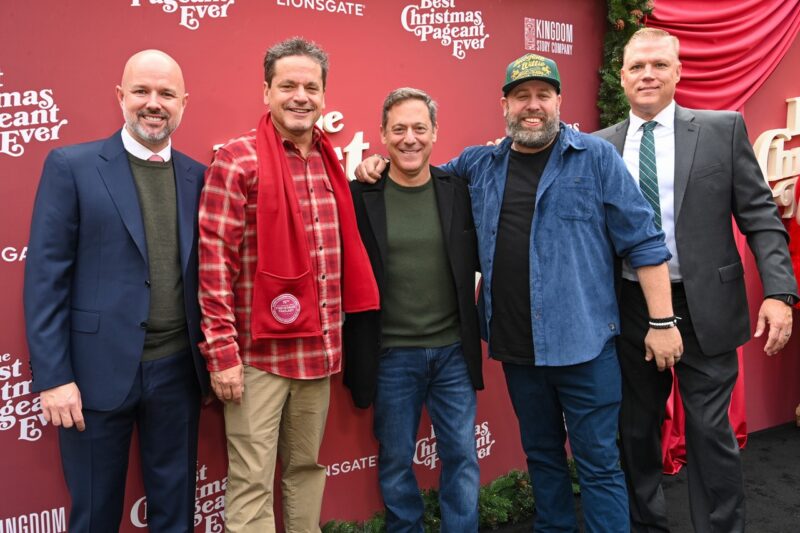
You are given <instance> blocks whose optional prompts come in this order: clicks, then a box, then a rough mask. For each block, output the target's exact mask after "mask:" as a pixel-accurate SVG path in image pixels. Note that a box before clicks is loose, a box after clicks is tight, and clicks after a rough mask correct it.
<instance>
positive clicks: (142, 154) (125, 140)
mask: <svg viewBox="0 0 800 533" xmlns="http://www.w3.org/2000/svg"><path fill="white" fill-rule="evenodd" d="M122 146H124V147H125V151H126V152H128V153H129V154H131V155H132V156H133V157H138V158H139V159H144V160H145V161H147V160H148V159H150V156H151V155H159V156H161V158H162V159H163V160H164V161H165V162H166V161H169V160H170V158H171V157H172V140H171V139H169V140H167V146H166V148H164V149H163V150H161V151H159V152H154V151H152V150H151V149H150V148H148V147H146V146H144V145H143V144H142V143H140V142H139V141H137V140H136V139H134V138H133V135H131V134H130V132H129V131H128V128H127V126H123V127H122Z"/></svg>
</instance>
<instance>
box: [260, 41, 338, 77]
mask: <svg viewBox="0 0 800 533" xmlns="http://www.w3.org/2000/svg"><path fill="white" fill-rule="evenodd" d="M289 56H307V57H310V58H311V59H313V60H314V61H315V62H317V63H318V64H319V66H320V68H322V88H323V89H324V88H325V82H326V81H327V80H328V54H326V53H325V51H324V50H323V49H322V48H320V47H319V46H318V45H317V43H315V42H313V41H307V40H305V39H303V38H302V37H292V38H290V39H286V40H285V41H281V42H279V43H277V44H274V45H272V47H270V49H269V50H267V53H266V55H265V56H264V81H266V82H267V85H272V78H274V77H275V63H277V62H278V60H279V59H283V58H284V57H289Z"/></svg>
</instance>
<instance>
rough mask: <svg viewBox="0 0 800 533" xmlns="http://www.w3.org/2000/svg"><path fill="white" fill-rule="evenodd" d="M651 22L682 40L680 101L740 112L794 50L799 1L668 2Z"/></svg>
mask: <svg viewBox="0 0 800 533" xmlns="http://www.w3.org/2000/svg"><path fill="white" fill-rule="evenodd" d="M646 24H647V26H652V27H655V28H661V29H664V30H666V31H668V32H670V33H671V34H672V35H674V36H676V37H677V38H678V39H680V41H681V52H680V58H681V63H683V73H682V74H681V81H680V83H679V84H678V93H677V97H676V99H677V101H678V102H679V103H681V104H682V105H685V106H687V107H694V108H698V109H731V110H738V109H740V108H741V107H742V105H743V104H744V103H745V102H746V101H747V100H748V99H749V98H750V97H751V96H752V95H753V93H754V92H756V90H758V88H759V87H761V84H762V83H763V82H764V80H766V79H767V78H768V77H769V75H770V74H771V73H772V71H773V70H775V67H776V66H777V65H778V63H779V62H780V60H781V59H782V58H783V56H784V55H785V54H786V52H787V50H788V49H789V46H791V44H792V41H793V40H794V38H795V37H796V35H797V33H798V30H800V1H799V0H716V1H690V0H668V1H667V0H663V1H657V2H656V3H655V9H654V11H653V15H652V16H651V17H649V18H648V19H647V21H646Z"/></svg>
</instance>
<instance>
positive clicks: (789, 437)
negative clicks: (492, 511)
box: [487, 424, 800, 533]
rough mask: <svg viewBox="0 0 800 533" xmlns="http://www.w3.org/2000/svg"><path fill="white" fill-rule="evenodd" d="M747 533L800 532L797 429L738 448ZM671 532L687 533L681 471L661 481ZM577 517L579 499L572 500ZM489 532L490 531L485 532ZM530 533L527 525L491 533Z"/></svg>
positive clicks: (758, 436) (772, 432)
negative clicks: (742, 477)
mask: <svg viewBox="0 0 800 533" xmlns="http://www.w3.org/2000/svg"><path fill="white" fill-rule="evenodd" d="M742 464H743V469H744V482H745V497H746V498H747V500H746V501H747V511H746V527H747V531H748V533H798V532H800V428H798V427H796V426H795V425H794V424H787V425H784V426H779V427H776V428H772V429H768V430H764V431H759V432H757V433H751V434H750V436H749V438H748V442H747V446H746V447H745V448H744V449H743V450H742ZM664 493H665V494H666V497H667V505H668V508H669V512H670V527H671V528H672V532H673V533H691V532H692V531H693V530H692V523H691V518H690V517H689V492H688V484H687V481H686V469H685V468H684V469H682V470H681V471H680V472H679V473H678V475H676V476H665V477H664ZM576 500H577V501H576V504H577V507H578V514H579V516H580V507H581V501H580V498H577V499H576ZM487 531H489V530H487ZM495 531H497V532H502V533H523V532H524V533H530V532H531V531H532V522H530V521H529V522H527V523H522V524H515V525H512V526H507V527H504V528H500V529H497V530H495Z"/></svg>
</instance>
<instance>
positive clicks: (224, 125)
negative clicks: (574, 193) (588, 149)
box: [0, 0, 606, 533]
mask: <svg viewBox="0 0 800 533" xmlns="http://www.w3.org/2000/svg"><path fill="white" fill-rule="evenodd" d="M605 10H606V6H605V2H599V1H595V0H571V1H570V2H561V3H559V2H545V1H541V0H360V1H357V2H356V1H353V2H351V1H345V0H84V1H81V2H69V1H64V0H36V1H31V0H2V2H0V35H2V43H3V44H2V48H0V257H1V258H2V261H0V294H1V295H2V301H0V302H1V303H0V473H1V474H0V480H1V481H0V532H41V533H45V532H46V533H51V532H52V533H55V532H59V531H65V530H66V518H67V515H68V509H69V505H68V495H67V491H66V488H65V486H64V483H63V481H62V476H61V469H60V459H59V455H58V447H57V434H56V431H55V430H54V429H53V428H52V427H51V426H49V425H47V424H46V422H45V420H44V418H43V417H42V414H41V409H40V406H39V402H38V398H37V395H35V394H32V393H31V392H30V385H31V382H30V372H29V369H28V354H27V349H26V345H25V337H24V323H23V319H22V299H21V294H22V278H23V270H24V262H25V251H26V243H27V238H28V224H29V220H30V211H31V206H32V203H33V197H34V193H35V191H36V187H37V184H38V180H39V174H40V171H41V167H42V162H43V160H44V157H45V155H46V154H47V152H48V151H49V150H51V149H53V148H55V147H57V146H61V145H65V144H73V143H78V142H83V141H88V140H92V139H98V138H103V137H106V136H108V135H110V134H111V133H112V132H113V131H115V130H116V129H118V128H119V127H121V126H122V124H123V120H122V115H121V112H120V109H119V107H118V105H117V103H116V100H115V96H114V86H115V85H116V84H117V83H118V82H119V80H120V76H121V73H122V67H123V65H124V63H125V61H126V59H127V58H128V57H129V56H130V55H131V54H133V53H134V52H136V51H138V50H141V49H144V48H159V49H162V50H164V51H166V52H168V53H169V54H171V55H172V56H173V57H175V58H176V59H177V60H178V62H179V63H180V64H181V66H182V67H183V72H184V76H185V79H186V85H187V89H188V92H189V93H190V95H191V96H190V99H189V105H188V107H187V110H186V114H185V115H184V119H183V123H182V124H181V126H180V128H179V129H178V131H177V132H176V134H175V135H174V137H173V141H174V143H175V146H176V147H177V148H178V149H179V150H181V151H183V152H185V153H188V154H189V155H191V156H192V157H194V158H196V159H198V160H200V161H202V162H209V161H210V160H211V158H212V154H213V146H214V145H216V144H219V143H223V142H225V141H226V140H227V139H229V138H231V137H234V136H236V135H238V134H239V133H241V132H243V131H245V130H248V129H250V128H253V127H255V125H256V120H257V119H258V117H259V116H260V115H261V114H262V113H263V111H264V108H263V103H262V86H263V69H262V60H263V55H264V52H265V50H266V49H267V48H268V47H269V46H270V45H271V44H273V43H275V42H277V41H279V40H283V39H285V38H287V37H290V36H293V35H302V36H304V37H306V38H308V39H312V40H315V41H317V42H318V43H319V44H321V45H322V46H323V47H324V48H325V49H326V50H327V52H328V53H329V55H330V62H331V70H330V75H329V77H328V90H327V95H326V101H327V109H326V110H325V115H324V120H323V126H324V127H325V129H326V130H327V131H328V132H329V133H330V135H331V139H332V141H333V144H334V146H336V147H338V149H339V150H340V153H341V159H342V163H343V165H344V166H345V168H346V170H347V171H348V172H352V170H353V169H354V168H355V165H356V164H357V163H358V162H359V161H361V160H362V158H363V157H364V156H365V155H367V154H370V153H372V152H375V151H380V152H382V151H383V150H382V146H381V144H380V138H379V135H378V125H379V122H380V106H381V103H382V101H383V98H384V96H385V95H386V94H387V93H388V92H389V91H390V90H392V89H394V88H396V87H400V86H412V87H419V88H421V89H424V90H426V91H428V92H429V93H430V94H431V95H432V96H433V97H434V98H435V99H436V100H438V101H439V103H440V115H439V123H440V129H439V142H438V143H437V145H436V147H435V150H434V154H433V161H434V162H443V161H446V160H447V159H449V158H450V157H452V156H454V155H456V154H457V153H459V152H460V150H461V149H462V148H463V147H464V146H467V145H470V144H482V143H483V142H484V141H485V140H486V139H490V138H495V137H498V136H501V135H502V132H503V120H502V113H501V110H500V103H499V99H500V96H501V91H500V88H501V86H502V83H503V77H504V74H505V66H506V65H507V64H508V63H509V62H510V61H511V60H512V59H514V58H516V57H518V56H520V55H522V54H523V53H525V52H526V51H536V52H539V53H542V54H545V55H548V56H550V57H552V58H554V59H556V60H557V61H558V63H559V67H560V70H561V78H562V81H563V97H564V102H563V105H562V120H564V121H565V122H567V123H569V124H571V125H573V126H574V127H577V128H578V129H580V130H582V131H593V130H595V129H597V126H598V120H597V116H598V113H597V109H596V106H595V102H596V96H597V88H598V83H599V79H598V75H597V71H598V68H599V65H600V62H601V55H602V38H603V32H604V30H605ZM109 356H113V354H109ZM485 371H486V378H487V379H486V382H487V389H486V391H484V392H482V393H480V395H479V406H478V417H477V422H476V427H475V438H476V446H477V449H478V454H479V457H480V465H481V480H482V482H484V483H486V482H488V481H490V480H492V479H494V478H495V477H497V476H498V475H500V474H503V473H505V472H507V471H508V470H509V469H511V468H524V465H525V462H524V457H523V454H522V451H521V448H520V444H519V436H518V434H517V430H516V421H515V418H514V414H513V412H512V409H511V406H510V403H509V401H508V398H507V395H506V392H505V385H504V383H503V379H502V373H501V371H500V369H499V366H498V365H497V364H496V363H494V362H487V364H486V365H485ZM334 381H335V383H334V387H333V392H332V399H331V408H330V416H329V418H328V425H327V430H326V434H325V441H324V444H323V448H322V453H321V462H322V463H324V464H325V465H327V468H328V482H327V487H326V492H325V500H324V504H323V509H322V519H323V521H327V520H331V519H364V518H367V517H369V516H371V515H372V514H373V513H374V512H375V511H377V510H379V509H380V508H381V506H382V504H381V499H380V494H379V491H378V485H377V456H376V453H377V445H376V442H375V440H374V438H373V436H372V424H371V412H370V411H359V410H357V409H355V408H354V407H353V405H352V402H351V400H350V397H349V394H348V392H347V390H346V389H344V388H343V387H342V386H341V381H340V379H339V378H336V379H335V380H334ZM418 439H419V440H418V443H417V454H416V458H415V462H416V469H417V473H418V476H419V478H420V480H421V483H422V485H424V486H433V485H435V483H436V479H437V477H438V472H439V461H438V456H437V454H436V438H435V435H434V434H433V432H432V429H431V426H430V422H429V421H428V419H427V418H425V419H424V420H423V422H422V424H421V427H420V432H419V436H418ZM135 450H136V447H135V446H134V451H133V453H132V454H131V468H130V475H129V481H128V492H127V501H126V505H125V516H124V518H123V527H122V531H125V532H134V531H140V530H142V529H143V528H145V527H146V524H145V519H144V517H145V505H146V504H145V500H144V492H143V489H142V484H141V478H140V475H139V473H138V469H139V463H138V460H137V454H136V451H135ZM225 475H226V457H225V446H224V430H223V426H222V417H221V411H220V409H219V405H218V404H212V405H210V406H207V407H205V408H204V411H203V418H202V424H201V442H200V456H199V461H198V469H197V506H196V515H195V522H196V526H197V528H196V531H198V532H200V531H202V532H219V531H222V512H223V505H224V501H223V496H224V490H225Z"/></svg>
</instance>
